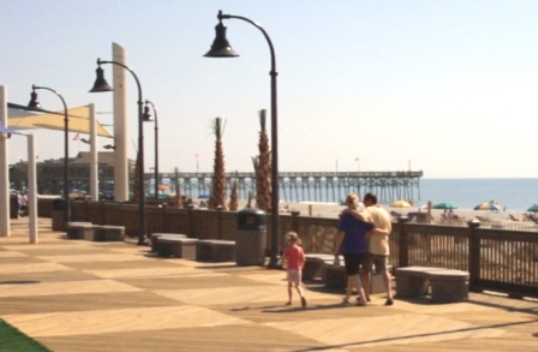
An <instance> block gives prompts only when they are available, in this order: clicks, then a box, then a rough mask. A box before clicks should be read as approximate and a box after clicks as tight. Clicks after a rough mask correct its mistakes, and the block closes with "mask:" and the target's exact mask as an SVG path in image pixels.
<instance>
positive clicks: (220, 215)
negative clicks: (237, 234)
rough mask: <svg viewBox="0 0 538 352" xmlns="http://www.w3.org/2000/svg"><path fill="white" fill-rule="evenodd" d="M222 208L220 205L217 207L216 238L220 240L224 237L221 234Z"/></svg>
mask: <svg viewBox="0 0 538 352" xmlns="http://www.w3.org/2000/svg"><path fill="white" fill-rule="evenodd" d="M223 209H224V208H223V207H222V205H217V236H218V239H220V240H222V239H223V238H224V235H223V233H222V210H223Z"/></svg>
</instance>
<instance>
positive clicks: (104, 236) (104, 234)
mask: <svg viewBox="0 0 538 352" xmlns="http://www.w3.org/2000/svg"><path fill="white" fill-rule="evenodd" d="M93 229H94V231H93V234H88V236H87V237H85V239H88V240H90V241H100V242H108V241H123V240H124V238H125V227H124V226H111V225H97V226H94V227H93Z"/></svg>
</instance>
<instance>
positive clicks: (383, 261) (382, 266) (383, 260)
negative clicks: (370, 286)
mask: <svg viewBox="0 0 538 352" xmlns="http://www.w3.org/2000/svg"><path fill="white" fill-rule="evenodd" d="M388 259H389V258H388V256H376V258H375V260H374V262H375V267H376V270H377V271H378V272H380V273H381V275H383V284H384V285H385V290H386V291H387V301H386V302H385V305H387V306H391V305H392V304H393V300H392V288H391V287H390V273H389V271H388V269H387V267H388V261H389V260H388Z"/></svg>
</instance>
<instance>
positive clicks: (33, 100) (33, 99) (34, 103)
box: [27, 84, 41, 110]
mask: <svg viewBox="0 0 538 352" xmlns="http://www.w3.org/2000/svg"><path fill="white" fill-rule="evenodd" d="M35 89H36V88H35V84H34V85H32V93H30V102H29V103H28V108H27V109H28V110H39V109H41V104H39V101H38V100H37V93H36V91H35Z"/></svg>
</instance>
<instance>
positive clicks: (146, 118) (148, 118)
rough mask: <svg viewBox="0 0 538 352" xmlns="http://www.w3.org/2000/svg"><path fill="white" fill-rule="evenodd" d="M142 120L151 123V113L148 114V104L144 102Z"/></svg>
mask: <svg viewBox="0 0 538 352" xmlns="http://www.w3.org/2000/svg"><path fill="white" fill-rule="evenodd" d="M142 120H144V121H145V122H149V121H153V119H152V118H151V113H150V112H149V106H148V102H147V101H146V105H144V113H143V114H142Z"/></svg>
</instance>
